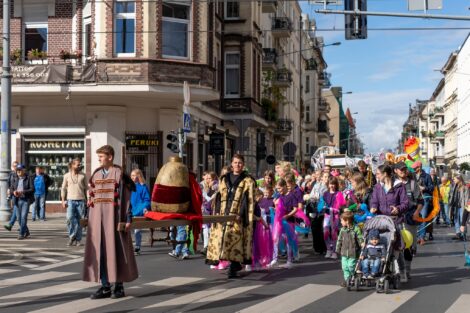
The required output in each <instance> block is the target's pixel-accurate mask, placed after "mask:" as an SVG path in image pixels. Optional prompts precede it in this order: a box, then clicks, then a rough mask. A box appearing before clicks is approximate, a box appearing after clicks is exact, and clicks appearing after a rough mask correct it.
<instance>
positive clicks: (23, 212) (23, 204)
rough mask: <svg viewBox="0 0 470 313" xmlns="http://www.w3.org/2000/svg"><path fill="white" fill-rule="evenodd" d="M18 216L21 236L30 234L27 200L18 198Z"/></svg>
mask: <svg viewBox="0 0 470 313" xmlns="http://www.w3.org/2000/svg"><path fill="white" fill-rule="evenodd" d="M15 200H16V216H17V218H18V221H19V223H20V234H19V235H20V236H25V235H26V234H29V229H28V213H29V201H28V200H27V199H21V198H16V199H15Z"/></svg>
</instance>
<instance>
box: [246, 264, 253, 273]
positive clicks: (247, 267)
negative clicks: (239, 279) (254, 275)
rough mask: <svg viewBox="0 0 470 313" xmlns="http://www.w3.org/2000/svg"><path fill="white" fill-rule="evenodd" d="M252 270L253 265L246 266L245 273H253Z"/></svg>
mask: <svg viewBox="0 0 470 313" xmlns="http://www.w3.org/2000/svg"><path fill="white" fill-rule="evenodd" d="M252 270H253V269H252V268H251V265H245V272H251V271H252Z"/></svg>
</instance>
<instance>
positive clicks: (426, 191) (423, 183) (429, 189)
mask: <svg viewBox="0 0 470 313" xmlns="http://www.w3.org/2000/svg"><path fill="white" fill-rule="evenodd" d="M411 167H412V168H413V169H414V170H415V174H416V180H417V182H418V185H419V189H420V190H421V193H422V194H423V199H424V204H423V208H422V210H421V217H422V218H426V217H427V216H428V214H429V207H430V205H431V203H432V202H431V200H432V193H433V191H434V185H433V183H432V179H431V176H430V175H429V174H428V173H426V172H424V171H423V164H422V163H421V162H420V161H416V162H414V163H413V165H411ZM426 224H427V223H426V222H424V223H421V225H420V226H419V230H418V244H420V245H424V237H425V236H426V227H427V226H426ZM432 239H433V236H432V233H430V235H429V240H432Z"/></svg>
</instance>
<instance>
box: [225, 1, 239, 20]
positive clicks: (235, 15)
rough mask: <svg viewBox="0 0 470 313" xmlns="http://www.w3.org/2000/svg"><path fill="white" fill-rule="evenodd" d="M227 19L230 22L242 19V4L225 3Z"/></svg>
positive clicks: (234, 2) (236, 2) (235, 2)
mask: <svg viewBox="0 0 470 313" xmlns="http://www.w3.org/2000/svg"><path fill="white" fill-rule="evenodd" d="M225 18H226V19H228V20H230V19H231V20H237V19H239V18H240V2H238V1H226V2H225Z"/></svg>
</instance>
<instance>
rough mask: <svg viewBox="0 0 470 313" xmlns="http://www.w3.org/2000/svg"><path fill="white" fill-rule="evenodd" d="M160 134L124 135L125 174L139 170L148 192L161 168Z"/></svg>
mask: <svg viewBox="0 0 470 313" xmlns="http://www.w3.org/2000/svg"><path fill="white" fill-rule="evenodd" d="M162 154H163V151H162V132H156V133H126V151H125V160H126V163H125V168H126V171H127V173H129V174H130V173H131V172H132V170H134V169H140V170H141V171H142V173H143V174H144V177H145V179H146V182H147V185H148V186H149V188H150V192H152V190H153V185H154V184H155V179H156V177H157V174H158V170H159V168H160V167H161V166H162V162H163V157H162Z"/></svg>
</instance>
